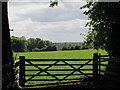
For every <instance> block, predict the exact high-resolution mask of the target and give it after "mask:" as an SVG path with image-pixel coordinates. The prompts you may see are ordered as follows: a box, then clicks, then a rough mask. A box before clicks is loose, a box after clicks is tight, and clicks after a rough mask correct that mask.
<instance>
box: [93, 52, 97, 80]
mask: <svg viewBox="0 0 120 90" xmlns="http://www.w3.org/2000/svg"><path fill="white" fill-rule="evenodd" d="M93 80H94V81H97V80H98V54H97V53H94V56H93Z"/></svg>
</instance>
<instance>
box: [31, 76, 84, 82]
mask: <svg viewBox="0 0 120 90" xmlns="http://www.w3.org/2000/svg"><path fill="white" fill-rule="evenodd" d="M83 78H84V77H83ZM83 78H78V79H65V80H80V79H83ZM62 80H63V79H59V80H56V79H32V80H30V81H62Z"/></svg>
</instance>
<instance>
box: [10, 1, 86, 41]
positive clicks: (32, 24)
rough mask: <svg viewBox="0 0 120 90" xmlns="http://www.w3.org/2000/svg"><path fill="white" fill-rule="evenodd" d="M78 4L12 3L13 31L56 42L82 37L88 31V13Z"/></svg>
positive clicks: (28, 36)
mask: <svg viewBox="0 0 120 90" xmlns="http://www.w3.org/2000/svg"><path fill="white" fill-rule="evenodd" d="M79 7H80V6H79V4H76V3H73V4H70V5H69V4H62V5H61V6H59V7H55V8H50V7H49V4H48V3H10V4H9V18H10V27H11V28H13V29H14V31H13V32H11V35H14V36H19V37H20V36H25V37H26V38H30V37H34V38H36V37H38V38H41V39H44V40H46V39H47V40H50V41H54V42H63V41H66V42H67V41H83V37H81V36H80V33H85V34H86V33H87V31H88V28H85V27H84V26H85V24H86V21H87V17H86V16H84V15H82V12H83V11H82V10H80V9H79Z"/></svg>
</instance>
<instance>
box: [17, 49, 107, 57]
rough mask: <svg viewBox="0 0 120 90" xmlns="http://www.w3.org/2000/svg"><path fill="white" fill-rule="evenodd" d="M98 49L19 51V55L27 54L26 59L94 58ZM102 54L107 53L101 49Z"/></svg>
mask: <svg viewBox="0 0 120 90" xmlns="http://www.w3.org/2000/svg"><path fill="white" fill-rule="evenodd" d="M96 52H97V50H94V49H89V50H70V51H69V50H68V51H47V52H19V53H15V54H17V58H19V56H25V58H26V59H92V58H93V53H96ZM99 53H101V54H103V55H104V54H105V55H106V54H107V52H106V51H104V50H101V49H100V50H99Z"/></svg>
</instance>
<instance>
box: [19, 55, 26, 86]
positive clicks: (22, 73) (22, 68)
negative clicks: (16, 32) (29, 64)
mask: <svg viewBox="0 0 120 90" xmlns="http://www.w3.org/2000/svg"><path fill="white" fill-rule="evenodd" d="M19 58H20V79H19V85H20V86H22V87H24V86H25V56H20V57H19Z"/></svg>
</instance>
